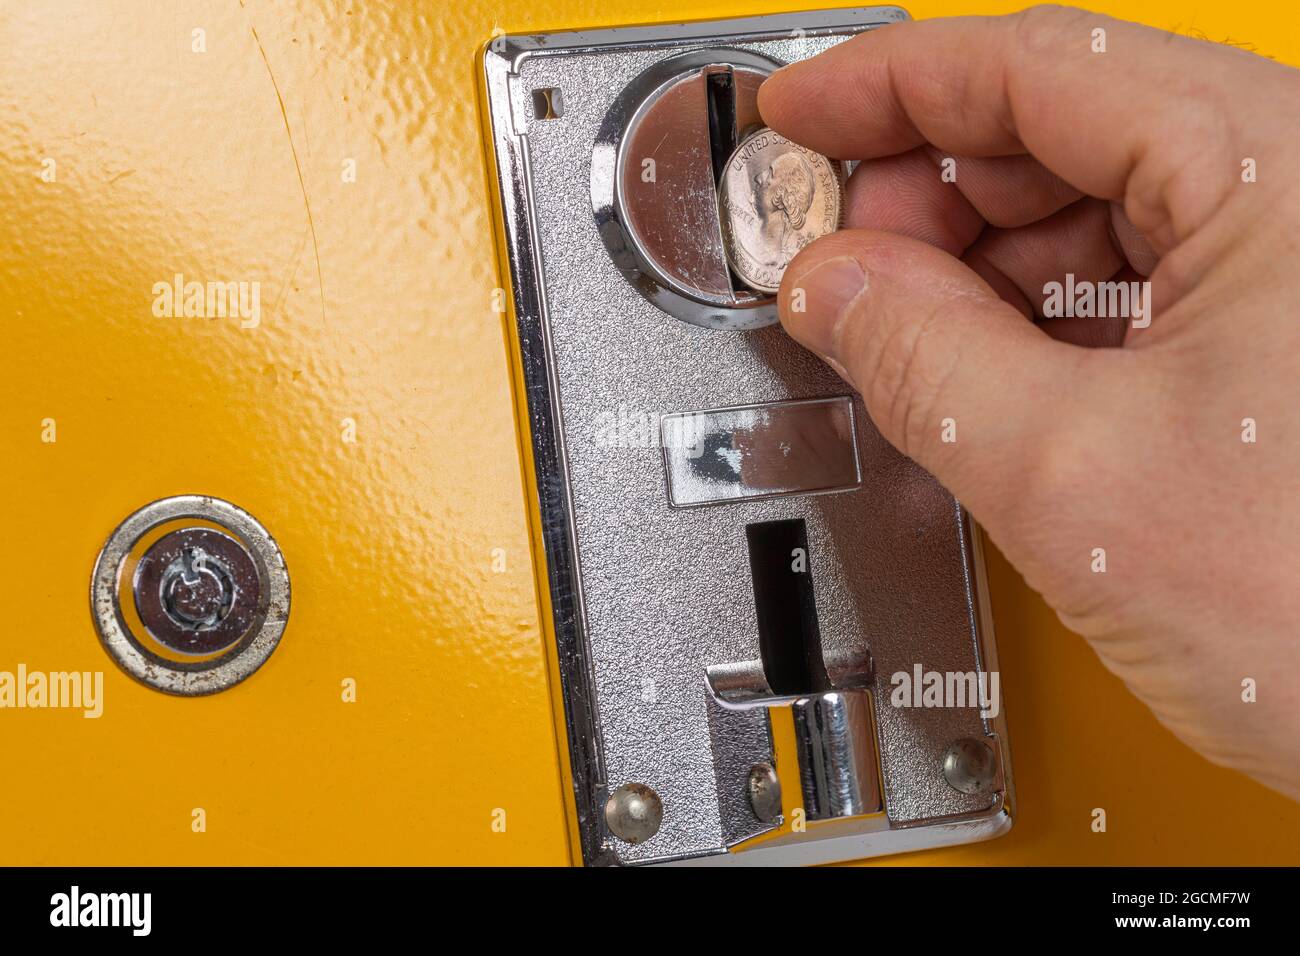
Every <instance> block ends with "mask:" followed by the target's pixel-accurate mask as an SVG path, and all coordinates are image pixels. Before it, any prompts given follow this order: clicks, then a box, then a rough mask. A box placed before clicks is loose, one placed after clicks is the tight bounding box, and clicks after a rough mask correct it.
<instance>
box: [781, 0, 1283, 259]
mask: <svg viewBox="0 0 1300 956" xmlns="http://www.w3.org/2000/svg"><path fill="white" fill-rule="evenodd" d="M1097 29H1101V30H1104V31H1105V40H1104V42H1105V52H1094V51H1095V50H1096V49H1097V47H1096V39H1095V34H1094V32H1093V31H1094V30H1097ZM1240 56H1242V54H1240V52H1239V51H1231V50H1227V49H1222V48H1219V47H1217V46H1216V45H1214V44H1209V43H1202V42H1200V41H1195V40H1188V39H1184V38H1181V37H1172V36H1171V35H1169V34H1166V33H1163V32H1161V31H1158V30H1152V29H1149V28H1146V27H1142V26H1138V25H1136V24H1129V23H1124V22H1122V21H1118V20H1112V19H1110V18H1107V17H1102V16H1098V15H1095V14H1091V13H1087V12H1085V11H1081V10H1071V9H1064V8H1033V9H1030V10H1028V11H1025V12H1023V13H1020V14H1016V15H1014V16H1009V17H993V18H957V19H945V20H931V21H922V22H917V23H901V24H893V25H890V26H887V27H883V28H880V29H878V30H872V31H869V32H867V33H865V34H863V35H861V36H859V37H856V38H854V39H853V40H850V41H847V42H846V43H843V44H840V45H838V46H836V47H833V48H832V49H830V50H828V51H827V52H825V53H823V54H821V55H819V56H817V57H814V58H812V59H810V60H806V61H802V62H800V63H796V64H794V65H792V66H789V67H786V68H785V69H782V70H780V71H778V72H777V73H776V74H775V75H774V76H773V77H771V78H770V79H769V80H768V81H767V82H766V83H764V84H763V86H762V88H761V90H760V92H759V106H760V109H761V111H762V114H763V117H764V119H765V120H766V121H767V122H768V123H769V124H770V125H771V126H773V127H774V128H775V129H777V130H778V131H780V132H781V133H783V134H784V135H786V136H789V137H790V138H791V139H793V140H796V141H797V142H800V143H803V144H804V145H806V146H808V147H810V148H812V149H816V150H818V151H819V152H823V153H826V154H827V155H831V156H837V157H841V158H852V159H865V158H872V157H878V156H887V155H892V154H894V153H899V152H904V151H906V150H910V149H913V148H915V147H917V146H920V145H922V144H923V143H931V144H933V145H934V146H936V147H938V148H939V149H940V150H944V151H947V152H949V153H953V154H959V155H969V156H984V157H990V156H1005V155H1012V154H1019V153H1025V152H1028V153H1030V154H1032V155H1033V156H1034V157H1036V158H1037V159H1038V160H1039V161H1040V162H1041V163H1042V164H1043V165H1044V166H1045V167H1047V169H1048V170H1050V171H1051V172H1053V173H1055V174H1056V175H1057V176H1059V177H1060V178H1061V179H1063V180H1064V181H1065V182H1067V183H1068V184H1069V185H1070V186H1072V187H1073V188H1075V189H1077V190H1079V191H1081V192H1083V193H1086V194H1088V195H1091V196H1097V197H1102V198H1107V199H1114V200H1125V201H1126V208H1127V211H1128V213H1129V217H1130V218H1131V219H1132V222H1133V224H1134V225H1135V226H1136V227H1137V228H1138V229H1139V230H1140V231H1141V232H1142V233H1143V234H1144V235H1147V236H1148V237H1151V238H1152V240H1153V243H1154V244H1155V247H1156V249H1157V251H1160V252H1163V251H1164V250H1165V249H1167V248H1170V247H1171V246H1172V245H1173V244H1175V243H1176V242H1177V241H1179V240H1180V239H1182V238H1185V237H1186V236H1187V235H1190V234H1191V232H1193V231H1194V230H1195V229H1196V228H1197V227H1198V226H1199V225H1200V224H1202V223H1203V222H1204V221H1205V220H1206V219H1207V218H1208V217H1209V216H1210V215H1211V214H1212V213H1213V212H1214V210H1215V209H1217V208H1218V206H1219V204H1220V203H1221V202H1222V201H1223V199H1224V197H1225V196H1226V193H1227V189H1228V188H1229V187H1230V185H1231V184H1232V181H1233V178H1232V176H1230V175H1226V174H1225V172H1224V171H1225V170H1232V169H1233V168H1234V166H1235V164H1236V162H1237V159H1238V158H1239V157H1237V156H1236V152H1238V151H1237V150H1234V149H1233V146H1232V144H1231V142H1230V139H1231V135H1230V134H1231V132H1232V130H1231V129H1230V126H1229V117H1230V116H1231V115H1232V113H1231V110H1232V104H1231V102H1228V101H1225V97H1230V93H1229V92H1228V90H1227V88H1226V84H1224V85H1223V87H1224V88H1221V85H1220V84H1219V83H1217V82H1216V80H1217V79H1219V78H1222V76H1223V74H1224V72H1225V70H1227V69H1229V68H1233V69H1235V68H1237V67H1240V66H1241V62H1242V61H1241V59H1240ZM1262 62H1263V61H1261V63H1262ZM1117 117H1122V118H1123V120H1124V121H1123V122H1116V118H1117ZM959 176H960V174H959Z"/></svg>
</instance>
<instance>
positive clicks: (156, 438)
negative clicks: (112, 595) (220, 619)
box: [0, 0, 1300, 864]
mask: <svg viewBox="0 0 1300 956" xmlns="http://www.w3.org/2000/svg"><path fill="white" fill-rule="evenodd" d="M904 6H907V7H908V9H909V10H910V12H911V13H912V15H913V16H914V17H917V18H921V17H929V16H936V15H942V14H952V13H961V12H1001V11H1009V10H1011V9H1014V8H1015V7H1016V6H1017V5H1015V4H1006V3H993V2H968V0H963V2H927V3H915V4H904ZM1101 6H1102V7H1103V8H1104V9H1105V10H1106V11H1107V12H1111V13H1114V14H1116V15H1120V16H1127V17H1129V18H1132V19H1141V20H1144V21H1146V22H1148V23H1151V24H1153V25H1155V26H1160V27H1165V28H1173V29H1179V30H1183V31H1188V30H1196V31H1200V32H1202V33H1204V34H1205V35H1207V36H1209V37H1210V38H1212V39H1217V40H1225V39H1227V40H1232V41H1236V42H1245V43H1252V44H1254V45H1256V46H1257V47H1258V48H1259V49H1260V50H1261V52H1264V53H1267V54H1270V55H1272V56H1274V57H1276V58H1278V59H1281V60H1284V61H1287V62H1291V63H1300V31H1298V30H1297V27H1296V25H1295V23H1294V20H1293V17H1294V14H1293V13H1292V12H1291V11H1290V10H1288V9H1287V7H1286V6H1285V5H1283V4H1274V5H1269V4H1262V3H1258V2H1256V3H1249V4H1247V3H1239V4H1223V3H1222V2H1197V0H1180V2H1170V3H1108V4H1103V5H1101ZM788 9H791V5H790V4H789V2H788V0H786V2H784V3H771V2H764V0H743V2H738V0H726V2H722V0H713V2H708V3H705V4H703V5H701V4H699V3H696V2H691V3H686V2H680V3H671V4H665V3H646V2H639V0H617V2H610V0H602V2H599V3H597V2H581V3H575V2H572V0H529V2H527V3H521V2H499V3H485V2H482V0H461V2H457V3H416V2H379V0H373V2H361V0H356V2H352V3H348V2H338V3H328V4H324V5H319V4H318V3H317V2H315V0H296V2H279V3H275V4H272V3H268V2H253V0H247V2H244V3H240V2H237V0H226V2H188V3H187V2H167V3H157V4H146V3H139V2H128V0H98V2H89V0H88V2H85V3H64V2H42V3H39V4H36V3H29V2H23V0H11V2H4V3H3V4H0V315H2V316H3V330H4V334H5V339H6V341H5V343H4V348H3V351H2V352H0V355H2V358H0V361H2V362H3V369H0V497H2V498H3V501H4V502H5V505H6V511H7V515H6V521H5V526H6V527H5V534H4V538H3V541H4V551H3V557H2V558H0V562H2V563H0V582H2V584H0V588H2V590H0V597H2V598H3V602H2V606H3V608H4V615H3V620H0V670H8V671H13V670H16V668H17V666H18V664H19V663H25V664H26V665H27V667H28V669H29V670H74V669H75V670H103V671H104V672H105V675H104V681H105V697H106V700H105V705H104V715H103V717H102V718H101V719H99V720H86V719H83V718H82V717H81V715H80V713H79V712H74V711H59V710H21V711H18V710H4V711H0V757H2V759H3V762H4V763H3V766H4V773H3V785H2V786H0V863H6V864H52V863H61V864H114V863H116V864H186V863H208V864H235V863H247V864H281V863H369V864H380V863H548V864H556V863H564V862H566V861H568V859H569V843H568V837H567V825H566V812H565V807H564V800H563V788H564V787H566V786H567V782H565V781H563V780H562V779H561V775H560V771H559V764H558V751H557V745H556V740H555V736H554V732H553V727H552V710H551V702H550V697H549V695H550V688H549V676H548V674H549V671H548V667H547V662H546V656H545V647H544V644H543V636H542V631H541V628H540V626H539V615H538V611H537V605H536V601H537V598H536V591H535V582H534V576H533V569H532V563H531V556H530V543H529V536H528V530H527V528H528V525H527V510H526V498H525V493H524V484H523V478H522V472H521V466H520V451H519V444H518V439H517V435H516V430H515V419H514V411H513V400H512V395H511V371H510V362H509V356H508V352H507V346H506V344H505V339H504V337H503V329H502V317H501V316H500V315H499V314H498V313H496V312H495V311H493V308H492V290H493V289H494V288H496V287H497V286H498V285H500V284H501V279H500V278H499V276H498V263H497V259H496V254H495V247H494V243H493V238H492V236H493V213H492V211H491V206H490V202H489V198H488V197H489V193H488V188H487V173H486V169H487V167H486V162H485V159H484V154H483V149H482V143H481V135H480V113H479V109H480V106H479V101H478V92H477V72H478V66H477V63H476V54H477V51H478V49H479V47H480V46H481V44H482V43H483V42H484V41H485V40H487V39H488V38H489V36H490V35H491V33H492V31H493V29H494V28H499V29H504V30H506V31H508V32H532V31H543V30H553V29H566V28H576V27H585V26H605V25H613V24H614V23H618V22H621V23H645V22H656V21H667V20H673V19H680V18H683V17H686V18H692V19H699V18H703V17H715V16H719V17H720V16H741V15H750V14H758V13H765V12H775V11H781V10H788ZM195 28H202V29H203V30H205V31H206V47H207V49H206V52H204V53H195V52H192V49H191V45H192V30H194V29H195ZM46 158H52V159H54V160H55V162H56V164H57V166H56V172H57V181H56V182H54V183H46V182H43V181H42V180H41V179H40V173H41V170H42V162H43V160H44V159H46ZM349 158H351V159H355V160H356V169H357V180H356V182H355V183H344V182H342V176H341V172H342V168H343V163H344V162H345V160H347V159H349ZM177 272H181V273H183V274H184V275H185V276H186V277H187V278H192V279H199V280H201V281H206V280H208V279H223V280H236V281H238V280H245V281H254V280H255V281H258V282H260V283H261V294H262V319H261V325H260V327H258V328H256V329H241V328H240V327H239V323H238V321H237V320H234V319H216V320H207V319H157V318H154V317H153V316H152V314H151V305H152V301H153V295H152V291H151V290H152V286H153V284H154V283H155V282H159V281H162V282H169V281H171V278H172V276H173V275H174V274H175V273H177ZM45 418H53V419H55V420H56V422H57V441H56V442H55V443H53V444H47V443H43V442H42V441H41V428H42V426H41V422H42V420H43V419H45ZM344 419H353V420H354V421H355V423H356V429H357V441H356V443H355V444H349V443H345V442H343V441H342V431H343V424H342V422H343V420H344ZM188 492H198V493H204V494H212V495H217V496H220V497H224V498H227V499H229V500H231V501H233V502H235V503H237V504H239V505H240V506H242V507H244V508H246V509H248V510H249V511H251V512H252V513H253V514H254V515H256V516H257V517H258V518H259V519H260V520H261V521H262V522H263V523H264V524H265V525H267V527H268V528H269V529H270V530H271V532H272V533H273V534H274V535H275V536H276V537H277V539H278V540H279V542H280V545H281V546H282V548H283V550H284V553H285V556H286V559H287V562H288V566H289V571H290V575H291V578H292V584H293V610H292V615H291V618H290V622H289V627H288V631H287V633H286V636H285V638H284V641H283V643H282V645H281V646H280V648H279V649H278V650H277V651H276V653H275V654H274V655H273V657H272V658H271V660H270V662H269V663H268V664H267V665H266V666H265V667H264V668H263V669H262V671H260V672H259V673H258V674H256V675H255V676H254V677H253V678H252V679H250V680H249V681H248V682H247V683H245V684H243V685H241V686H240V687H237V688H235V689H234V690H231V691H229V692H226V693H224V694H219V695H217V696H215V697H211V698H205V699H192V700H181V699H174V698H170V697H166V696H164V695H162V694H160V693H157V692H154V691H151V690H148V689H146V688H144V687H141V686H139V685H136V684H134V683H133V682H132V681H131V680H130V679H128V678H127V677H125V676H124V675H123V674H122V673H121V672H120V671H118V670H117V669H116V668H115V667H114V666H113V665H112V664H111V663H110V662H109V659H108V657H107V656H106V654H105V653H104V651H103V650H102V649H101V647H100V645H99V643H98V641H97V639H96V637H95V633H94V630H93V628H92V625H91V617H90V613H89V609H88V600H87V591H88V585H89V577H90V570H91V566H92V564H93V562H94V559H95V555H96V553H97V551H98V549H99V547H100V546H101V545H102V544H103V542H104V539H105V538H106V536H107V535H108V533H109V532H110V531H111V530H112V529H113V527H114V526H115V525H116V524H117V522H118V521H119V520H121V519H122V518H123V517H125V516H126V515H127V514H128V513H130V512H131V511H133V510H134V509H135V508H137V507H139V506H140V505H142V504H144V503H146V502H148V501H151V500H153V499H155V498H159V497H162V496H166V495H173V494H180V493H188ZM496 549H503V552H504V555H505V560H506V569H505V571H504V572H503V573H496V572H494V570H493V558H494V552H495V551H496ZM989 570H990V576H991V589H992V597H993V605H994V613H995V618H996V623H997V629H998V641H999V646H1000V653H1001V665H1002V672H1003V687H1004V688H1005V697H1006V708H1007V713H1008V715H1009V719H1010V727H1011V745H1012V749H1013V757H1014V764H1015V771H1016V775H1017V779H1018V787H1019V794H1018V796H1019V800H1018V803H1019V811H1020V814H1019V820H1018V823H1017V826H1016V828H1015V829H1014V830H1013V831H1012V833H1011V834H1010V835H1009V836H1008V837H1006V838H1003V839H1001V840H998V841H995V842H992V843H986V844H980V845H975V846H971V847H965V848H959V849H954V850H946V851H935V852H931V853H927V854H917V855H913V856H911V857H907V858H903V859H904V860H906V861H907V862H918V863H939V862H943V863H1177V864H1190V863H1263V862H1272V863H1294V862H1296V861H1297V859H1298V858H1300V854H1298V852H1297V851H1298V849H1300V807H1298V806H1297V805H1295V804H1292V803H1289V802H1287V801H1285V800H1284V799H1282V798H1281V797H1278V796H1276V795H1274V794H1272V793H1270V792H1268V791H1266V790H1264V789H1263V788H1262V787H1260V786H1258V785H1256V784H1254V783H1251V782H1250V781H1248V780H1245V779H1244V778H1242V777H1240V776H1238V775H1236V774H1233V773H1231V772H1228V771H1224V770H1221V769H1218V768H1215V767H1213V766H1211V765H1209V764H1208V763H1206V762H1205V761H1203V760H1201V759H1200V758H1199V757H1197V756H1196V755H1194V754H1193V753H1191V752H1190V751H1189V750H1187V749H1186V748H1185V747H1183V746H1182V745H1181V744H1179V743H1178V742H1176V741H1175V740H1174V739H1173V737H1172V736H1171V735H1170V734H1169V733H1167V732H1166V731H1164V730H1163V729H1161V728H1160V727H1159V726H1158V725H1157V724H1156V723H1155V721H1154V720H1153V718H1152V717H1151V715H1150V714H1149V713H1148V712H1147V711H1146V710H1145V709H1144V708H1143V707H1142V706H1141V705H1139V704H1138V703H1136V702H1135V701H1134V699H1133V698H1132V697H1130V696H1129V694H1128V693H1127V692H1126V691H1125V689H1124V687H1123V686H1122V685H1121V684H1120V682H1119V681H1118V680H1116V679H1115V678H1113V677H1111V676H1110V675H1109V674H1108V673H1107V672H1105V671H1104V670H1103V669H1102V668H1101V666H1100V665H1099V664H1098V663H1097V661H1096V659H1095V658H1094V656H1093V654H1092V653H1091V651H1089V650H1088V648H1087V647H1086V646H1085V645H1084V643H1083V642H1082V641H1081V640H1080V639H1078V638H1077V637H1075V636H1073V635H1071V634H1069V633H1068V632H1066V631H1065V630H1064V629H1063V628H1062V627H1061V626H1060V624H1059V623H1058V622H1057V621H1056V619H1055V617H1054V616H1053V615H1052V614H1051V613H1050V612H1049V611H1048V610H1047V609H1046V608H1045V606H1044V605H1043V604H1042V602H1041V601H1040V600H1039V599H1038V598H1037V596H1035V595H1034V594H1032V593H1031V592H1030V591H1029V590H1028V589H1027V588H1026V587H1025V585H1024V584H1023V583H1022V582H1021V580H1020V579H1019V577H1018V576H1017V575H1016V574H1015V572H1014V571H1012V570H1011V569H1010V568H1009V567H1008V566H1007V565H1006V564H1005V562H1004V561H1003V560H1002V559H1001V558H1000V557H999V556H998V555H996V553H994V554H993V555H992V556H991V558H990V568H989ZM1230 637H1231V636H1230V635H1225V639H1230ZM348 677H351V678H354V679H355V680H356V682H357V688H358V691H357V693H358V700H357V702H356V703H354V704H345V703H343V702H342V700H341V690H340V686H341V682H342V681H343V680H344V679H345V678H348ZM197 807H202V808H203V809H204V810H205V811H206V814H207V831H206V832H204V833H194V832H192V830H191V812H192V810H193V809H194V808H197ZM1094 807H1103V808H1105V809H1106V810H1107V813H1108V823H1109V829H1108V832H1106V833H1105V834H1096V833H1093V832H1092V831H1091V829H1090V822H1091V811H1092V809H1093V808H1094ZM498 808H501V809H504V810H505V811H506V817H505V819H506V827H505V832H496V831H494V829H493V826H492V822H493V813H494V810H496V809H498Z"/></svg>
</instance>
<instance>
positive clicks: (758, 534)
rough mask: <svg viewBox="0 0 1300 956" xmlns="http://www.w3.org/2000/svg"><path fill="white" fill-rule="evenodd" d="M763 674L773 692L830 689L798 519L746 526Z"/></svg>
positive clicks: (804, 528)
mask: <svg viewBox="0 0 1300 956" xmlns="http://www.w3.org/2000/svg"><path fill="white" fill-rule="evenodd" d="M745 537H746V538H747V539H748V541H749V568H750V573H751V575H752V576H753V579H754V604H755V606H756V608H757V610H758V643H759V648H760V650H761V653H762V656H763V673H764V674H765V675H766V676H767V682H768V684H769V685H770V686H771V688H772V690H773V691H774V692H775V693H777V694H782V695H785V694H808V693H813V692H817V691H826V690H830V689H831V683H830V679H829V678H828V677H827V676H826V664H825V662H824V661H823V660H822V644H821V633H820V631H819V630H818V628H817V606H816V603H815V601H814V600H813V586H812V563H811V556H810V555H809V553H808V527H807V525H806V524H805V523H804V520H803V519H802V518H794V519H791V520H788V521H762V522H757V523H755V524H751V525H748V526H746V528H745Z"/></svg>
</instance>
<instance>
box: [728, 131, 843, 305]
mask: <svg viewBox="0 0 1300 956" xmlns="http://www.w3.org/2000/svg"><path fill="white" fill-rule="evenodd" d="M841 176H842V173H841V170H840V165H839V163H837V162H834V161H833V160H829V159H827V158H826V157H825V156H822V155H821V154H820V153H814V152H813V151H812V150H809V149H804V148H803V147H802V146H800V145H798V144H797V143H792V142H790V141H789V140H788V139H786V138H785V137H784V136H782V135H781V134H780V133H777V132H774V131H773V130H770V129H761V130H759V131H758V132H756V133H754V134H753V135H752V136H749V137H747V138H746V139H745V141H744V142H742V143H741V144H740V145H739V146H737V147H736V151H735V152H734V153H732V154H731V158H730V159H729V160H727V166H726V169H724V170H723V173H722V181H721V182H720V183H719V184H718V210H719V212H720V214H721V216H722V242H723V246H724V247H725V248H726V250H727V261H728V262H730V263H731V268H732V271H734V272H735V273H736V275H737V276H738V277H739V278H740V279H741V281H742V282H744V283H745V284H746V285H748V286H750V287H751V288H753V289H756V290H758V291H759V292H769V293H775V292H776V290H777V289H778V288H779V287H780V285H781V276H782V275H783V274H784V273H785V267H786V266H788V265H789V264H790V260H791V259H793V258H794V257H795V254H796V253H798V251H799V250H800V249H802V248H803V247H804V246H806V245H808V243H810V242H812V241H813V240H814V239H816V238H818V237H819V236H824V235H826V234H827V233H831V232H834V231H835V230H836V229H838V228H839V226H840V211H841V208H842V206H843V198H844V197H843V184H842V178H841Z"/></svg>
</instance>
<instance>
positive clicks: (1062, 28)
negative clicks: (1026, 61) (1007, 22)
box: [1014, 4, 1098, 55]
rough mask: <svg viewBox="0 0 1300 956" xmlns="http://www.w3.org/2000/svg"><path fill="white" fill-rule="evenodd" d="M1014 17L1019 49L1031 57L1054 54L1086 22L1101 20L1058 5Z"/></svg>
mask: <svg viewBox="0 0 1300 956" xmlns="http://www.w3.org/2000/svg"><path fill="white" fill-rule="evenodd" d="M1014 17H1015V43H1016V47H1017V48H1018V49H1019V51H1020V52H1022V53H1027V54H1031V55H1040V54H1043V53H1048V52H1052V51H1055V50H1056V49H1057V48H1058V47H1059V46H1060V44H1061V41H1062V40H1063V39H1066V38H1067V37H1068V36H1070V35H1072V34H1073V33H1074V32H1076V31H1078V30H1079V29H1080V28H1082V27H1083V26H1084V24H1085V21H1091V20H1096V19H1098V18H1097V17H1096V16H1095V15H1093V14H1089V13H1088V12H1087V11H1085V10H1080V9H1078V8H1076V7H1066V6H1060V5H1057V4H1041V5H1039V6H1034V7H1029V8H1028V9H1026V10H1021V11H1020V12H1019V13H1017V14H1015V15H1014Z"/></svg>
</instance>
